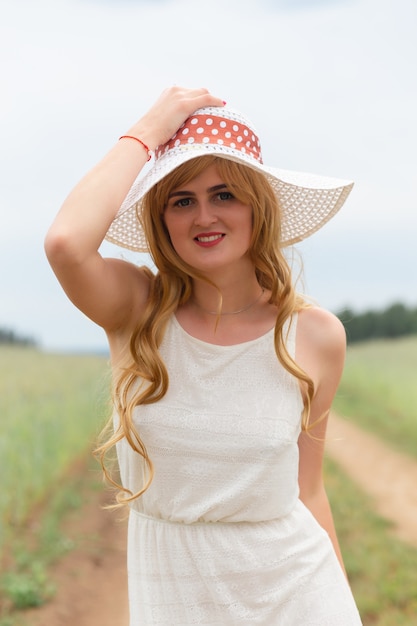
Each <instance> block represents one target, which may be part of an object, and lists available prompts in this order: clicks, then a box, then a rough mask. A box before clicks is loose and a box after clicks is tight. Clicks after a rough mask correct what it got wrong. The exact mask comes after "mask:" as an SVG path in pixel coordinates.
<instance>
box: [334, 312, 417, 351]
mask: <svg viewBox="0 0 417 626" xmlns="http://www.w3.org/2000/svg"><path fill="white" fill-rule="evenodd" d="M337 316H338V318H339V319H340V320H341V321H342V322H343V324H344V326H345V329H346V335H347V339H348V342H349V343H354V342H357V341H368V340H369V339H378V338H393V337H404V336H406V335H412V334H417V307H415V308H409V307H406V306H405V305H404V304H401V303H400V302H396V303H395V304H391V305H390V306H389V307H387V308H386V309H385V310H383V311H374V310H370V311H365V312H364V313H355V312H354V311H353V310H352V309H344V310H343V311H340V313H338V314H337Z"/></svg>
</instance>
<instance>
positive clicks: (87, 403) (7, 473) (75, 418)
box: [0, 347, 108, 556]
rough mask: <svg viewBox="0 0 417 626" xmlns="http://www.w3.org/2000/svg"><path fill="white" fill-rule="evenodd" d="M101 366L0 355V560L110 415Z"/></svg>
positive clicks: (16, 352)
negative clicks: (9, 542) (15, 531)
mask: <svg viewBox="0 0 417 626" xmlns="http://www.w3.org/2000/svg"><path fill="white" fill-rule="evenodd" d="M106 369H107V364H106V360H105V359H104V358H101V357H96V356H88V355H86V356H80V355H55V354H45V353H42V352H39V351H37V350H35V349H28V348H17V347H13V348H8V347H1V348H0V414H1V420H0V459H1V465H2V476H1V481H2V489H1V490H0V528H1V532H0V556H1V550H2V546H4V544H5V542H6V540H8V539H9V537H8V535H9V531H11V530H13V529H16V528H18V527H19V526H20V525H21V524H23V523H24V522H25V520H26V518H27V516H28V514H29V512H30V511H31V510H32V509H33V506H34V505H36V504H37V503H38V502H40V501H42V500H43V499H45V498H48V497H49V493H50V492H51V490H53V489H54V487H56V485H58V484H59V481H60V480H61V479H62V477H63V476H64V474H65V472H66V471H67V470H68V468H69V466H70V465H71V464H72V463H73V462H74V460H75V459H77V458H80V457H84V456H85V454H86V451H87V450H88V449H91V447H92V445H93V443H92V442H93V440H94V438H95V435H96V433H97V431H98V430H99V427H100V425H101V424H102V422H103V420H104V415H105V414H106V413H107V412H108V410H107V406H106V405H107V401H108V393H107V381H106V374H105V372H106Z"/></svg>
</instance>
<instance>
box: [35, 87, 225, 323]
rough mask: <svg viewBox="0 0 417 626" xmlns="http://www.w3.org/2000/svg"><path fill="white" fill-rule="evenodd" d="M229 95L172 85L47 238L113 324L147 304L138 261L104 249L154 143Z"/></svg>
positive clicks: (99, 316)
mask: <svg viewBox="0 0 417 626" xmlns="http://www.w3.org/2000/svg"><path fill="white" fill-rule="evenodd" d="M222 105H223V101H222V100H220V99H219V98H216V97H214V96H212V95H211V94H210V93H209V92H208V91H207V90H206V89H183V88H180V87H171V88H169V89H166V90H165V91H164V92H163V93H162V95H161V96H160V98H159V99H158V100H157V102H156V103H155V104H154V105H153V107H151V109H150V110H149V111H148V112H147V113H146V114H145V115H144V116H143V117H142V118H141V119H140V120H139V121H138V122H137V123H136V124H134V125H133V126H132V127H131V128H130V129H129V130H127V131H126V133H125V134H126V135H130V136H132V137H136V138H138V139H140V141H135V140H134V139H122V140H119V141H118V142H117V143H116V144H115V145H114V146H113V147H112V148H111V150H110V151H109V152H108V153H107V154H106V156H105V157H104V158H103V159H102V160H101V161H100V162H99V163H98V164H97V165H96V166H95V167H94V168H93V169H92V170H91V171H90V172H89V173H88V174H87V175H86V176H84V178H83V179H82V180H81V181H80V182H79V183H78V184H77V185H76V187H75V188H74V189H73V190H72V191H71V193H70V194H69V196H68V197H67V199H66V200H65V202H64V204H63V205H62V208H61V209H60V211H59V213H58V215H57V216H56V218H55V220H54V222H53V223H52V225H51V227H50V229H49V231H48V233H47V236H46V239H45V251H46V254H47V257H48V260H49V262H50V264H51V266H52V268H53V270H54V272H55V274H56V276H57V278H58V280H59V281H60V283H61V285H62V287H63V289H64V290H65V292H66V293H67V295H68V297H69V298H70V299H71V300H72V302H73V303H74V304H75V305H76V306H77V307H78V308H79V309H81V310H82V311H83V312H84V313H85V314H86V315H87V316H88V317H90V318H91V319H92V320H93V321H95V322H96V323H97V324H99V325H100V326H102V327H103V328H104V329H105V330H107V331H114V330H117V329H119V328H121V327H125V326H127V325H129V323H130V321H131V320H133V319H135V318H137V316H138V315H139V314H140V310H141V308H142V307H143V306H144V303H145V301H146V294H147V288H146V287H147V279H146V278H145V276H144V274H143V273H142V272H141V271H140V270H139V269H138V268H137V267H135V266H134V265H131V264H130V263H126V262H123V261H119V260H115V259H103V258H102V257H101V255H100V254H99V252H98V249H99V247H100V245H101V243H102V241H103V239H104V237H105V235H106V233H107V230H108V228H109V226H110V224H111V222H112V221H113V219H114V217H115V216H116V214H117V211H118V210H119V208H120V206H121V204H122V202H123V200H124V198H125V197H126V195H127V193H128V191H129V189H130V187H131V185H132V184H133V182H134V180H135V179H136V177H137V176H138V174H139V173H140V171H141V169H142V168H143V166H144V165H145V163H146V161H147V160H148V150H147V148H149V150H153V149H155V147H156V146H158V145H161V144H163V143H165V142H167V141H168V140H169V139H170V138H171V137H172V135H173V134H174V133H175V132H176V130H177V129H178V128H179V126H181V124H182V123H183V122H184V121H185V119H186V118H187V117H188V116H189V115H191V114H192V113H193V112H194V111H195V110H196V109H198V108H200V107H204V106H222Z"/></svg>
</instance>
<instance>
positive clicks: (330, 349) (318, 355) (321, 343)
mask: <svg viewBox="0 0 417 626" xmlns="http://www.w3.org/2000/svg"><path fill="white" fill-rule="evenodd" d="M345 354H346V333H345V329H344V326H343V324H342V323H341V321H340V320H339V319H338V318H337V317H336V316H335V315H333V313H330V311H327V310H326V309H322V308H320V307H309V308H306V309H303V310H302V311H300V313H299V316H298V324H297V342H296V361H297V363H298V364H299V365H300V367H302V368H303V369H304V371H306V372H307V373H309V375H310V376H311V378H312V379H313V380H314V381H315V383H316V385H319V384H320V383H321V382H322V381H323V380H329V379H331V378H333V377H334V378H335V379H338V378H339V377H340V375H341V372H342V370H343V365H344V360H345Z"/></svg>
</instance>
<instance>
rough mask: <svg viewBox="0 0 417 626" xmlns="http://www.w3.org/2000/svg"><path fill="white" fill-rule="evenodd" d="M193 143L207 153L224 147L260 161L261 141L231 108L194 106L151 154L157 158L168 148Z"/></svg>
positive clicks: (245, 120) (193, 146)
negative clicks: (164, 141) (190, 112)
mask: <svg viewBox="0 0 417 626" xmlns="http://www.w3.org/2000/svg"><path fill="white" fill-rule="evenodd" d="M197 146H198V148H199V149H200V150H201V147H202V146H204V147H205V148H206V150H207V153H208V154H216V153H218V154H224V152H225V150H227V152H230V151H232V152H235V153H236V155H239V156H242V155H245V156H246V157H249V158H250V159H255V160H256V161H257V162H258V163H261V164H262V162H263V161H262V152H261V144H260V141H259V137H258V135H257V133H256V131H255V130H254V128H253V125H252V124H251V122H249V120H248V119H247V118H245V117H244V116H243V115H242V114H241V113H239V112H238V111H234V110H233V109H226V108H223V107H205V108H203V109H198V110H197V111H195V113H194V114H193V115H191V116H190V117H189V118H187V119H186V121H185V122H184V123H183V124H182V126H181V127H180V128H179V129H178V130H177V132H176V133H175V135H174V136H173V137H171V139H170V140H169V141H168V142H167V143H165V144H163V145H161V146H158V147H157V148H156V150H155V158H156V159H157V160H158V159H160V158H161V157H163V156H165V155H167V154H168V153H171V151H177V150H178V151H180V152H183V151H185V150H190V149H193V148H196V147H197Z"/></svg>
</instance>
